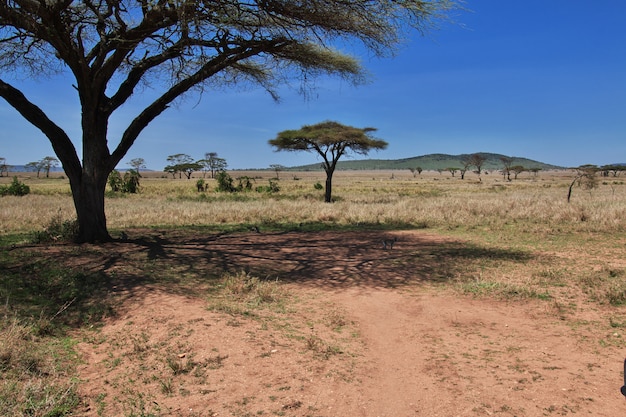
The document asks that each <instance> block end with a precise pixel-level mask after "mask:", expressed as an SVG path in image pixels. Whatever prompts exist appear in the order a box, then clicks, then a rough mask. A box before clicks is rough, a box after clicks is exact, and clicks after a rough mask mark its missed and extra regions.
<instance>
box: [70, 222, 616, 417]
mask: <svg viewBox="0 0 626 417" xmlns="http://www.w3.org/2000/svg"><path fill="white" fill-rule="evenodd" d="M391 235H396V236H398V237H399V238H400V240H399V241H398V243H397V244H396V246H395V247H394V249H393V250H392V251H384V250H382V249H381V248H380V246H379V244H378V240H379V237H380V232H363V233H353V232H343V233H339V232H337V233H332V232H320V233H318V232H316V233H297V232H293V233H276V234H271V233H262V234H255V233H244V234H231V235H224V236H221V237H207V238H198V239H196V240H193V241H191V242H190V241H186V242H185V243H181V242H180V241H179V240H177V238H176V237H168V236H166V235H163V236H161V237H160V238H158V239H155V242H157V243H158V244H150V245H148V244H146V242H145V241H133V240H132V236H131V241H130V242H126V243H114V244H111V245H110V248H109V249H110V250H111V251H115V252H116V253H117V254H118V255H116V258H115V259H114V260H113V261H111V259H109V262H108V264H107V265H106V268H108V271H109V272H112V271H115V270H116V268H118V269H119V271H120V273H121V272H122V271H123V270H124V265H125V259H130V257H141V256H145V257H146V259H147V260H150V261H153V262H155V265H156V266H155V267H158V268H164V267H166V266H167V265H170V266H171V267H172V268H174V269H175V271H176V273H181V274H185V273H190V271H189V270H186V269H184V268H182V266H183V265H178V263H180V264H183V263H184V262H183V261H181V259H187V260H188V262H191V261H189V259H196V260H198V261H197V262H195V261H194V265H193V273H194V274H196V275H197V274H198V271H201V270H203V268H205V269H206V270H209V269H211V268H213V266H215V265H216V264H218V263H219V264H220V268H223V269H225V270H234V269H235V267H239V268H240V269H245V270H254V271H266V272H268V271H272V270H274V271H277V273H276V276H279V277H280V278H281V282H283V284H282V285H283V287H284V288H285V290H286V293H287V294H288V301H287V302H286V307H285V309H283V310H280V309H272V308H271V307H258V308H256V309H255V308H251V309H250V310H249V311H248V312H247V313H246V314H226V313H225V312H221V311H215V310H209V308H208V306H209V305H210V300H209V297H210V296H209V295H207V293H206V292H202V291H189V290H188V289H187V290H185V291H182V290H181V291H176V290H175V288H176V286H174V285H172V286H163V285H142V286H141V288H139V287H135V288H134V289H132V290H129V289H126V288H124V289H119V295H120V299H123V302H122V304H121V305H120V306H119V307H117V308H116V311H117V314H116V316H115V317H113V318H110V319H108V320H106V321H105V323H104V324H103V326H102V327H100V328H98V329H93V330H88V331H85V332H82V333H81V334H80V335H79V336H80V337H81V340H82V341H81V343H80V344H79V346H78V351H79V353H80V355H81V357H82V359H83V365H81V367H80V370H79V373H80V380H81V383H80V388H79V389H80V392H81V394H82V395H83V396H84V398H85V406H84V408H83V409H82V415H85V416H97V415H103V416H130V415H134V416H140V415H143V416H147V415H163V416H260V415H267V416H273V415H279V416H327V417H330V416H342V417H346V416H366V417H375V416H388V417H392V416H394V417H395V416H401V417H404V416H445V417H448V416H491V415H498V416H561V415H588V416H607V417H608V416H610V417H615V416H622V415H626V400H624V398H623V397H622V396H621V394H620V392H619V388H620V386H621V385H622V384H623V379H622V366H623V362H622V360H623V355H624V352H621V351H620V350H619V349H618V348H617V347H615V346H614V345H611V344H610V343H604V344H601V343H600V340H610V339H611V338H619V337H622V335H621V330H617V331H615V332H613V330H611V329H610V328H609V327H608V326H600V327H597V328H595V327H593V326H589V325H580V326H578V325H577V323H578V322H577V320H575V319H571V318H570V319H569V320H561V319H559V317H557V316H556V315H555V314H554V312H553V311H552V310H551V308H550V307H549V303H547V302H545V301H541V300H531V301H525V302H520V301H499V300H492V299H474V298H471V297H468V296H464V295H459V294H456V293H454V292H453V291H452V290H450V289H449V287H442V286H439V285H435V284H433V283H432V282H433V281H440V280H441V279H442V277H445V276H446V271H449V270H450V268H452V266H450V265H437V263H438V262H444V261H442V259H444V257H443V255H442V254H441V253H436V249H435V248H436V247H437V245H438V244H439V243H441V242H442V239H441V238H440V237H438V236H436V235H431V234H427V233H423V232H420V231H412V232H397V233H391ZM151 242H152V241H151ZM153 243H154V242H153ZM417 253H422V254H428V256H425V255H424V256H423V263H422V264H419V262H416V260H415V256H417V255H416V254H417ZM409 258H410V259H409ZM163 260H170V261H169V263H168V262H165V261H163ZM409 261H410V262H409ZM173 263H176V264H177V265H173ZM409 265H412V266H411V267H410V268H411V269H410V270H409V269H407V268H409ZM420 265H421V266H420ZM181 268H182V269H181ZM198 287H201V284H198ZM198 294H204V295H202V296H198ZM122 296H123V297H122ZM584 314H585V315H586V316H585V317H581V319H580V323H583V322H584V323H589V322H593V321H594V320H596V319H598V320H599V317H600V316H602V315H603V314H605V313H603V312H602V311H599V310H598V309H594V310H592V311H591V312H584ZM594 315H597V316H598V317H595V316H594ZM591 316H594V317H591ZM616 345H617V344H616Z"/></svg>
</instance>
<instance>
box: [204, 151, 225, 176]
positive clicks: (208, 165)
mask: <svg viewBox="0 0 626 417" xmlns="http://www.w3.org/2000/svg"><path fill="white" fill-rule="evenodd" d="M197 162H198V163H199V164H200V165H202V171H203V172H204V173H205V174H206V172H207V171H209V172H210V173H211V178H215V173H216V172H219V171H225V170H226V168H227V167H228V164H227V163H226V160H225V159H224V158H220V157H218V156H217V152H207V153H205V154H204V159H201V160H199V161H197ZM204 176H205V175H204V174H203V177H204Z"/></svg>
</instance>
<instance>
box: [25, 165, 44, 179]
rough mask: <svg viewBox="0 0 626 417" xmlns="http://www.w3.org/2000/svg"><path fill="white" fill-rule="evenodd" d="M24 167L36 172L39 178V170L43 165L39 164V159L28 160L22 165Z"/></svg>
mask: <svg viewBox="0 0 626 417" xmlns="http://www.w3.org/2000/svg"><path fill="white" fill-rule="evenodd" d="M24 167H25V168H26V169H27V170H28V171H32V172H36V173H37V178H39V175H40V174H41V170H42V169H43V165H42V164H41V161H36V162H29V163H27V164H26V165H24Z"/></svg>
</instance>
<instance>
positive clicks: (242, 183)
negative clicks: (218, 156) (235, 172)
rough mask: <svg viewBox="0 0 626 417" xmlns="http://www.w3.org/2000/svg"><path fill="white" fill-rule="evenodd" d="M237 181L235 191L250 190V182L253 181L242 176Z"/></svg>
mask: <svg viewBox="0 0 626 417" xmlns="http://www.w3.org/2000/svg"><path fill="white" fill-rule="evenodd" d="M237 181H238V182H239V184H238V185H237V189H238V190H239V191H250V190H252V181H254V180H253V179H252V178H250V177H247V176H243V177H239V178H237Z"/></svg>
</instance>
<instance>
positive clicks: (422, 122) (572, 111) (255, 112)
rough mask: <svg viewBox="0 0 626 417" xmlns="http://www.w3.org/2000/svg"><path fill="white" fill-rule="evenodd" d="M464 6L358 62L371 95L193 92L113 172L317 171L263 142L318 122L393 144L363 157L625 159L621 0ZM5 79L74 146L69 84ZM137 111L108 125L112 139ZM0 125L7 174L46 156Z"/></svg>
mask: <svg viewBox="0 0 626 417" xmlns="http://www.w3.org/2000/svg"><path fill="white" fill-rule="evenodd" d="M465 6H466V7H467V8H468V9H469V11H463V12H457V13H456V15H455V17H454V18H455V21H454V22H453V23H446V22H444V23H442V24H440V27H439V29H438V30H436V31H431V32H429V33H428V34H427V35H426V36H425V37H421V36H419V35H417V34H415V36H412V37H411V39H409V41H408V42H407V44H405V45H404V46H403V47H402V48H401V49H400V50H399V52H398V54H397V56H396V57H394V58H391V59H389V58H387V59H372V58H370V57H367V56H361V57H360V59H361V60H362V62H363V64H364V66H365V67H366V68H367V70H368V71H369V73H370V74H371V80H370V82H369V83H368V84H367V85H363V86H359V87H353V86H352V85H350V84H349V83H346V82H342V81H340V80H337V79H320V80H318V81H317V82H316V85H317V87H318V88H317V90H316V91H315V92H314V94H313V96H312V97H311V98H309V99H308V100H306V99H304V98H303V97H302V96H300V95H298V94H297V93H296V92H295V91H293V90H290V89H287V88H286V89H284V90H282V91H281V93H282V95H281V97H282V100H281V101H280V102H279V103H275V102H274V101H273V100H272V99H271V97H270V96H269V95H268V94H267V93H265V92H264V91H262V90H260V89H254V90H245V91H238V90H237V91H231V92H223V91H218V92H211V91H207V92H205V93H204V95H203V96H202V97H201V98H200V97H198V96H190V97H188V98H186V99H185V100H184V101H183V102H182V103H180V105H178V106H177V107H174V108H171V109H169V110H168V111H166V112H165V113H164V114H162V115H161V117H160V118H158V119H157V120H156V121H155V122H153V124H152V125H150V126H149V127H148V128H147V129H146V130H145V131H144V132H143V133H142V135H141V136H140V137H139V139H138V141H137V143H136V144H135V146H134V147H133V148H132V149H131V150H130V152H129V153H128V155H127V157H126V158H124V160H123V162H122V164H121V165H120V167H121V168H124V167H127V165H126V162H128V161H129V160H130V159H132V158H138V157H139V158H144V159H145V160H146V162H147V165H148V168H151V169H155V170H161V169H163V167H164V166H165V165H166V164H167V161H166V158H167V156H168V155H172V154H176V153H186V154H189V155H191V156H192V157H193V158H195V159H201V158H203V156H204V154H205V153H206V152H217V153H218V155H219V156H220V157H222V158H225V159H226V161H227V162H228V165H229V168H233V169H244V168H267V167H268V166H269V165H270V164H282V165H285V166H294V165H301V164H308V163H316V162H318V161H319V159H318V158H317V157H316V156H315V155H314V154H310V153H292V152H274V151H273V150H272V148H271V147H270V146H269V145H268V144H267V141H268V139H272V138H274V137H275V136H276V134H277V133H278V132H279V131H282V130H285V129H294V128H299V127H301V126H302V125H305V124H313V123H318V122H321V121H324V120H336V121H338V122H340V123H344V124H347V125H352V126H356V127H366V126H369V127H375V128H377V129H378V132H377V133H376V136H377V137H379V138H381V139H384V140H386V141H387V142H389V147H388V149H386V150H384V151H379V152H372V153H370V155H369V156H368V157H369V158H380V159H399V158H408V157H412V156H419V155H424V154H430V153H447V154H461V153H473V152H494V153H501V154H504V155H508V156H521V157H526V158H531V159H536V160H539V161H542V162H546V163H551V164H556V165H562V166H578V165H582V164H587V163H590V164H597V165H604V164H609V163H617V162H626V25H625V24H624V20H625V19H626V1H624V0H598V1H595V2H590V1H583V0H527V1H523V2H520V1H513V0H467V1H466V3H465ZM11 82H13V83H14V85H16V86H23V91H24V92H25V94H26V95H27V97H29V98H30V99H31V100H32V101H34V102H35V103H37V104H38V105H40V106H41V107H42V108H43V109H44V110H45V111H47V112H48V114H49V116H50V117H51V118H52V119H53V120H54V121H55V122H57V123H58V124H59V125H61V126H62V127H63V128H64V129H66V131H67V132H68V133H69V134H70V137H72V138H79V137H80V131H79V128H80V126H79V109H78V106H77V104H76V103H77V101H76V97H75V91H74V89H73V88H72V86H71V84H72V83H71V81H70V80H66V79H63V78H60V77H59V78H51V79H43V80H39V81H25V82H24V81H22V82H19V81H14V80H11ZM145 93H146V94H149V91H146V92H145ZM134 106H136V104H130V105H128V106H126V107H124V108H123V110H124V112H125V113H124V114H122V115H121V116H120V117H118V118H115V119H114V120H112V122H111V124H110V141H111V142H115V138H116V137H119V135H120V134H121V132H122V130H123V128H124V125H125V123H126V122H127V121H128V120H129V118H130V116H131V115H132V114H135V112H136V111H137V110H138V108H137V107H134ZM0 126H2V127H1V128H0V157H4V158H6V160H7V163H8V164H10V165H20V164H24V163H27V162H30V161H36V160H39V159H41V158H43V157H45V156H48V155H53V151H52V148H51V146H50V145H49V143H48V141H47V139H46V138H45V137H44V136H43V135H42V134H41V133H40V132H39V131H38V130H36V129H34V128H33V127H31V126H30V125H29V124H28V123H27V122H26V121H24V120H22V119H21V116H20V115H19V114H18V113H17V112H15V110H13V109H12V108H11V107H10V106H8V105H7V104H6V103H5V102H4V101H2V100H1V99H0ZM79 145H80V144H77V146H79ZM358 158H359V159H360V158H362V157H360V156H359V157H358Z"/></svg>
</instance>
